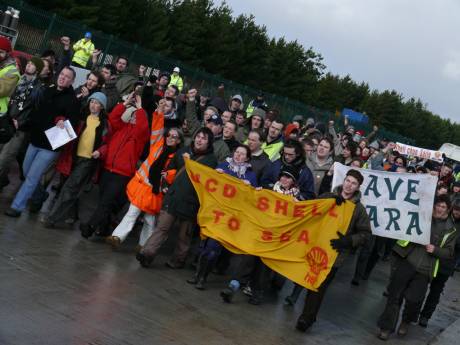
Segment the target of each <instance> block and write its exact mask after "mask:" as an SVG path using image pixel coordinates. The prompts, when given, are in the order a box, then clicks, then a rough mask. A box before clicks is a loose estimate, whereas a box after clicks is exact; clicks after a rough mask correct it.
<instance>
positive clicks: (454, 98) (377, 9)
mask: <svg viewBox="0 0 460 345" xmlns="http://www.w3.org/2000/svg"><path fill="white" fill-rule="evenodd" d="M220 2H221V1H219V0H216V3H217V4H219V3H220ZM226 2H227V4H228V5H229V6H230V7H231V8H232V9H233V12H234V15H239V14H241V13H245V14H253V15H254V16H255V18H256V22H257V24H260V25H265V26H266V27H267V31H268V34H269V35H270V36H275V37H281V36H284V37H286V38H287V39H289V40H298V41H299V42H300V43H302V44H303V45H304V46H305V47H307V48H308V47H310V46H312V47H313V49H314V50H315V51H316V52H319V53H321V54H322V56H323V57H324V62H325V64H326V66H327V70H328V71H330V72H332V73H333V74H339V75H342V76H343V75H346V74H350V76H351V77H352V78H353V79H354V80H355V81H358V82H361V81H366V82H368V83H369V85H370V87H371V88H372V89H378V90H385V89H395V90H397V91H398V92H400V93H402V94H403V95H404V97H405V98H406V99H408V98H410V97H414V98H420V99H421V100H422V101H423V103H425V104H427V106H428V109H429V110H431V111H432V112H434V113H436V114H438V115H440V116H441V117H443V118H450V119H452V120H453V121H456V122H458V123H460V109H459V103H460V20H459V14H460V1H458V0H434V1H433V0H430V1H428V0H285V1H279V0H276V1H275V0H227V1H226Z"/></svg>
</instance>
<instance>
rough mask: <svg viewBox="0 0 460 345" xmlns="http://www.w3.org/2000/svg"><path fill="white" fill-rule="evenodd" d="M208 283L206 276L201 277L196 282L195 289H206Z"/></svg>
mask: <svg viewBox="0 0 460 345" xmlns="http://www.w3.org/2000/svg"><path fill="white" fill-rule="evenodd" d="M205 283H206V280H205V279H204V278H201V279H199V280H198V281H197V282H196V284H195V289H198V290H205V289H206V288H205V285H204V284H205Z"/></svg>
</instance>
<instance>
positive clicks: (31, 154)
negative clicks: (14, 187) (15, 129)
mask: <svg viewBox="0 0 460 345" xmlns="http://www.w3.org/2000/svg"><path fill="white" fill-rule="evenodd" d="M58 155H59V152H55V151H50V150H46V149H42V148H39V147H36V146H34V145H32V144H29V147H28V148H27V152H26V157H25V158H24V164H23V170H24V176H25V178H26V179H25V181H24V182H23V183H22V185H21V188H20V189H19V191H18V193H17V194H16V196H15V198H14V200H13V203H12V204H11V208H13V209H14V210H16V211H19V212H22V211H24V210H25V208H26V206H27V201H28V200H29V198H30V197H31V196H32V193H33V192H34V191H35V188H36V187H37V185H38V183H39V182H40V178H41V177H42V175H43V174H44V173H45V171H46V169H48V167H49V166H50V164H52V163H53V162H54V161H55V160H56V159H57V157H58Z"/></svg>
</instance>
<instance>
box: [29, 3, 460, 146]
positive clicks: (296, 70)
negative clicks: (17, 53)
mask: <svg viewBox="0 0 460 345" xmlns="http://www.w3.org/2000/svg"><path fill="white" fill-rule="evenodd" d="M29 2H30V3H31V4H32V5H35V6H39V7H41V8H43V9H46V10H49V11H52V12H55V13H58V14H60V15H63V16H65V17H67V18H70V19H74V20H79V21H81V22H83V23H84V24H86V25H88V26H89V27H93V28H96V29H98V30H101V31H104V32H107V33H111V34H114V35H116V36H118V37H120V38H123V39H125V40H128V41H131V42H135V43H137V44H139V45H140V46H143V47H144V48H148V49H151V50H154V51H155V52H158V53H160V54H162V55H164V56H169V57H171V58H174V59H178V60H181V61H183V62H185V63H187V64H189V65H192V66H196V67H199V68H202V69H205V70H207V71H208V72H210V73H215V74H219V75H221V76H223V77H225V78H227V79H230V80H234V81H236V82H239V83H242V84H247V85H249V86H252V87H254V88H257V89H262V90H264V91H266V92H270V93H275V94H277V95H283V96H287V97H289V98H290V99H295V100H298V101H301V102H304V103H306V104H309V105H314V106H316V107H318V108H322V109H325V110H329V111H332V112H335V111H336V110H337V109H338V110H341V109H342V108H344V107H347V108H352V109H355V110H357V111H361V112H366V113H367V114H368V115H369V116H370V118H371V120H372V121H373V123H375V124H378V125H380V126H383V127H385V128H387V129H388V130H391V131H395V132H398V133H400V134H401V135H404V136H406V137H409V138H413V139H414V140H415V141H416V143H417V145H420V146H423V147H429V148H439V146H440V145H441V144H442V143H444V142H452V143H456V144H460V125H458V124H455V123H451V122H450V120H444V119H441V118H440V117H439V116H437V115H434V114H433V113H431V112H430V111H429V110H428V109H427V107H426V106H425V105H424V104H423V103H422V102H421V101H420V100H415V99H409V100H405V99H404V97H403V95H402V94H400V93H398V92H397V91H394V90H392V91H383V92H379V91H376V90H372V89H371V88H370V87H369V85H368V84H367V83H356V82H355V81H353V80H352V79H351V78H350V77H349V76H346V77H339V76H336V75H333V74H329V73H328V74H325V68H326V66H325V65H324V63H323V58H322V56H321V55H320V54H319V53H317V52H315V51H314V50H313V48H311V47H310V48H308V49H306V48H304V47H303V46H302V45H301V44H299V43H298V42H297V41H286V40H285V39H284V38H279V39H275V38H270V37H269V36H268V34H267V30H266V27H265V26H260V25H257V24H256V23H255V17H254V16H252V15H249V16H247V15H240V16H237V17H234V16H233V14H232V10H231V9H230V7H229V6H228V5H227V4H225V3H223V4H221V5H220V6H216V5H214V3H213V1H212V0H130V1H122V0H97V1H96V0H31V1H29Z"/></svg>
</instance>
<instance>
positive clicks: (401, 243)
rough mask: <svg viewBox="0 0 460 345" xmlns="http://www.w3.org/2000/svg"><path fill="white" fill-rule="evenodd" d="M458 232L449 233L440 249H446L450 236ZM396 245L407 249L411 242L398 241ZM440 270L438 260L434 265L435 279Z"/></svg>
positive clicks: (443, 239)
mask: <svg viewBox="0 0 460 345" xmlns="http://www.w3.org/2000/svg"><path fill="white" fill-rule="evenodd" d="M456 231H457V230H455V229H454V230H453V231H451V232H449V233H448V234H445V235H444V237H443V238H442V241H441V245H440V246H439V247H440V248H442V247H444V245H445V244H446V242H447V239H448V238H449V237H450V235H452V234H454V233H455V232H456ZM396 243H397V244H398V245H399V246H401V247H407V246H408V245H409V243H410V242H409V241H407V240H398V241H396ZM438 270H439V259H438V258H436V262H435V264H434V271H433V278H436V276H437V275H438Z"/></svg>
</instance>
